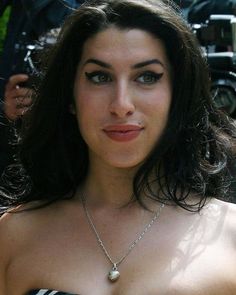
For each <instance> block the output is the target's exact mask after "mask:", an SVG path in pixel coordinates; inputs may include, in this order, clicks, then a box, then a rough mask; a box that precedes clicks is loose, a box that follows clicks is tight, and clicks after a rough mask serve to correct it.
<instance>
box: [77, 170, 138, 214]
mask: <svg viewBox="0 0 236 295" xmlns="http://www.w3.org/2000/svg"><path fill="white" fill-rule="evenodd" d="M136 171H137V168H131V169H121V168H116V169H114V168H112V169H111V168H109V167H101V166H99V169H98V168H97V167H95V166H92V167H90V169H89V173H88V177H87V179H86V181H85V183H84V185H83V187H82V188H81V190H82V191H83V194H84V196H85V198H86V202H87V203H88V204H89V205H90V206H95V207H100V206H103V207H104V206H108V207H114V208H117V207H121V206H124V205H126V204H127V203H128V202H129V201H130V200H131V198H132V196H133V178H134V175H135V172H136Z"/></svg>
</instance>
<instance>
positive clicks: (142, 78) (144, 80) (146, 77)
mask: <svg viewBox="0 0 236 295" xmlns="http://www.w3.org/2000/svg"><path fill="white" fill-rule="evenodd" d="M162 76H163V73H155V72H145V73H142V74H141V75H139V76H138V78H137V79H136V81H137V82H139V83H141V84H148V85H151V84H154V83H156V82H157V81H158V80H160V78H161V77H162Z"/></svg>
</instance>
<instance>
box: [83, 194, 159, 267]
mask: <svg viewBox="0 0 236 295" xmlns="http://www.w3.org/2000/svg"><path fill="white" fill-rule="evenodd" d="M81 199H82V204H83V208H84V211H85V214H86V217H87V219H88V222H89V224H90V227H91V228H92V230H93V232H94V234H95V236H96V238H97V241H98V243H99V245H100V247H101V248H102V250H103V252H104V254H105V256H106V257H107V259H108V260H109V261H110V262H111V264H112V265H113V271H114V270H115V271H117V266H118V265H120V264H121V263H122V262H123V261H124V259H125V258H126V257H127V256H128V255H129V253H130V252H131V251H132V250H133V249H134V247H135V246H136V245H137V243H138V242H139V241H140V240H141V239H142V238H143V236H144V235H145V234H146V232H147V231H148V230H149V229H150V228H151V226H152V225H153V223H154V222H155V221H156V220H157V219H158V217H159V216H160V213H161V211H162V209H163V208H164V206H165V205H164V204H161V205H160V207H159V208H158V210H157V212H156V213H155V215H154V216H153V218H152V219H151V221H150V222H149V223H148V224H147V225H146V226H145V227H144V230H143V231H142V232H141V234H140V235H139V236H138V237H137V238H136V239H135V240H134V241H133V242H132V243H131V244H130V246H129V247H128V250H127V251H126V253H125V254H124V255H123V256H122V257H121V258H120V259H119V260H118V261H117V262H114V261H113V260H112V258H111V256H110V254H109V253H108V251H107V249H106V247H105V245H104V243H103V241H102V239H101V238H100V236H99V233H98V231H97V229H96V227H95V225H94V222H93V219H92V217H91V215H90V213H89V211H88V208H87V206H86V202H85V198H84V195H83V194H81Z"/></svg>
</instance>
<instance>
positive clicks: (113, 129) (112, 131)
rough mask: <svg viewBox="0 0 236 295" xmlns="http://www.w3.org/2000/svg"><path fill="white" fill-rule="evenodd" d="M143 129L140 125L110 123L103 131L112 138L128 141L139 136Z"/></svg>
mask: <svg viewBox="0 0 236 295" xmlns="http://www.w3.org/2000/svg"><path fill="white" fill-rule="evenodd" d="M143 129H144V128H143V127H140V126H138V125H109V126H106V127H105V128H104V129H103V131H104V133H105V134H106V135H107V136H108V137H109V138H110V139H112V140H115V141H119V142H126V141H130V140H133V139H135V138H137V137H138V136H139V135H140V133H141V132H142V131H143Z"/></svg>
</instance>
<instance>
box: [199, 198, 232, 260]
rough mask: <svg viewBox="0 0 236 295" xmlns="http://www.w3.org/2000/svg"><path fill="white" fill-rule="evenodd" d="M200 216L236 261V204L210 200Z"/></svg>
mask: <svg viewBox="0 0 236 295" xmlns="http://www.w3.org/2000/svg"><path fill="white" fill-rule="evenodd" d="M202 214H203V216H205V218H204V219H205V220H207V221H209V224H210V225H211V228H212V229H213V228H214V229H215V232H216V233H217V235H218V237H219V238H221V240H222V242H223V241H225V245H227V246H226V248H227V249H229V248H231V249H232V250H233V253H234V256H235V259H236V204H234V203H229V202H224V201H221V200H217V199H212V200H211V201H210V202H209V203H208V204H206V206H205V208H203V211H202ZM235 262H236V260H235Z"/></svg>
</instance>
